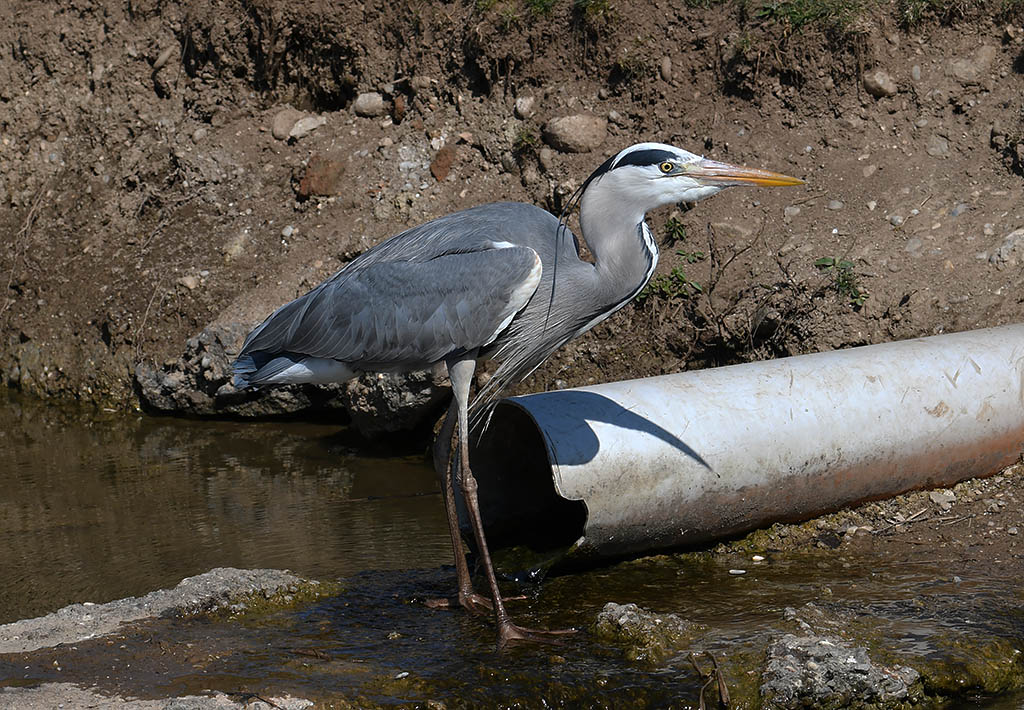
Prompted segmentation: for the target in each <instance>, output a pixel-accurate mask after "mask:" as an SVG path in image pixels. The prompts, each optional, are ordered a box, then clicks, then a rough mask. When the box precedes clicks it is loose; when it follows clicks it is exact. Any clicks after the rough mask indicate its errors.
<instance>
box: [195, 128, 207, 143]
mask: <svg viewBox="0 0 1024 710" xmlns="http://www.w3.org/2000/svg"><path fill="white" fill-rule="evenodd" d="M207 133H209V131H208V130H206V128H204V127H203V126H200V127H199V128H197V129H196V130H194V131H192V142H193V143H198V142H199V141H201V140H203V139H204V138H206V134H207Z"/></svg>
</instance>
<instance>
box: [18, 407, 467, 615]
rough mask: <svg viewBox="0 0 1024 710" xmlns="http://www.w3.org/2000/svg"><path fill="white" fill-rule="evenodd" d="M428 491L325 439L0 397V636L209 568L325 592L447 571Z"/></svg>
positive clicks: (443, 533)
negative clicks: (284, 573)
mask: <svg viewBox="0 0 1024 710" xmlns="http://www.w3.org/2000/svg"><path fill="white" fill-rule="evenodd" d="M398 448H405V449H406V452H405V453H409V451H408V450H409V449H410V448H411V447H410V446H404V447H403V446H402V445H401V442H399V443H398ZM436 490H437V487H436V485H435V479H434V474H433V472H432V470H431V469H430V468H428V467H427V466H426V464H425V461H424V459H423V457H422V456H415V455H409V456H405V457H401V458H379V457H377V458H374V457H366V456H357V455H354V454H353V453H352V448H351V447H350V446H349V445H348V442H346V440H345V438H344V432H343V431H342V430H341V428H340V427H338V426H330V425H321V426H316V425H309V424H300V423H283V424H282V423H275V424H270V423H232V422H198V421H183V420H175V419H163V418H152V417H143V416H124V415H115V414H104V413H100V414H98V415H97V414H96V413H95V412H92V411H91V410H90V411H88V412H81V411H71V410H55V409H53V408H44V407H41V406H39V405H38V404H32V403H30V402H24V401H19V400H17V399H14V398H11V397H10V396H3V394H2V393H0V570H2V575H3V583H2V584H0V623H3V622H5V621H11V620H14V619H19V618H26V617H30V616H37V615H40V614H43V613H47V612H50V611H53V610H55V609H57V608H59V607H61V606H64V605H65V604H69V603H71V602H76V601H94V602H102V601H109V600H111V599H118V598H122V597H125V596H135V595H139V594H145V593H146V592H149V591H152V590H154V589H159V588H162V587H167V586H173V585H175V584H177V583H178V582H179V581H180V580H181V579H182V578H183V577H186V576H189V575H193V574H199V573H201V572H205V571H206V570H208V569H211V568H212V567H275V568H286V569H291V570H292V571H294V572H296V573H297V574H300V575H303V576H308V577H313V578H325V579H334V578H337V577H339V576H348V575H351V574H355V573H357V572H361V571H364V570H371V569H402V568H408V567H432V566H435V567H436V566H438V565H442V564H450V563H451V549H450V548H451V543H450V541H449V540H450V538H449V537H448V533H447V527H446V525H445V522H444V518H443V514H442V510H441V501H440V497H439V496H438V495H437V494H436Z"/></svg>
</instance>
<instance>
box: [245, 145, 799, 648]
mask: <svg viewBox="0 0 1024 710" xmlns="http://www.w3.org/2000/svg"><path fill="white" fill-rule="evenodd" d="M801 182H802V181H801V180H799V179H797V178H792V177H789V176H787V175H782V174H779V173H774V172H769V171H767V170H757V169H751V168H742V167H737V166H734V165H728V164H726V163H720V162H716V161H713V160H709V159H706V158H703V157H702V156H699V155H695V154H693V153H690V152H688V151H685V150H682V149H680V148H676V147H674V146H671V145H666V144H663V143H639V144H637V145H633V146H631V147H629V148H626V149H625V150H622V151H621V152H619V153H617V154H616V155H614V156H612V157H610V158H609V159H608V160H606V161H605V162H604V163H603V164H602V165H601V166H600V167H599V168H598V169H597V170H596V171H594V173H593V174H592V175H591V176H590V177H588V178H587V179H586V181H585V182H584V183H583V185H582V186H581V187H580V189H579V190H577V191H576V193H575V194H574V195H573V197H572V198H571V199H570V201H569V203H570V204H569V206H568V207H567V211H568V209H571V208H572V207H574V206H575V205H576V204H578V206H579V223H580V230H581V232H582V234H581V236H582V238H583V239H584V240H585V241H586V243H587V245H588V246H589V247H590V251H591V253H592V254H593V257H594V261H593V263H590V262H588V261H585V260H583V259H581V258H580V256H579V251H578V246H577V242H576V239H575V237H574V236H573V235H572V233H571V232H569V230H568V227H567V226H566V224H565V222H564V221H563V220H562V219H560V218H556V217H555V216H553V215H552V214H551V213H549V212H546V211H545V210H543V209H541V208H539V207H536V206H534V205H529V204H524V203H519V202H503V203H494V204H485V205H480V206H478V207H472V208H470V209H467V210H463V211H460V212H456V213H453V214H449V215H446V216H443V217H439V218H437V219H434V220H432V221H430V222H427V223H425V224H421V225H419V226H416V227H412V228H411V229H408V230H406V231H404V232H402V233H400V234H398V235H396V236H393V237H391V238H390V239H387V240H385V241H383V242H381V243H380V244H378V245H377V246H375V247H373V248H372V249H369V250H368V251H366V252H364V253H363V254H361V255H360V256H358V257H357V258H355V259H354V260H352V261H351V262H349V263H348V264H347V265H345V267H344V268H342V269H341V270H340V271H338V272H337V273H336V274H334V275H333V276H331V277H330V278H328V279H327V280H326V281H324V282H323V283H322V284H320V285H319V286H317V287H316V288H314V289H313V290H312V291H310V292H309V293H307V294H305V295H304V296H301V297H300V298H297V299H295V300H294V301H291V302H290V303H287V304H285V305H283V306H281V307H280V308H278V309H277V310H276V311H274V313H272V314H271V315H270V316H269V317H268V318H267V319H266V320H265V321H264V322H263V324H262V325H260V326H259V327H257V328H256V329H255V330H253V331H252V333H250V334H249V336H248V338H246V341H245V344H244V345H243V347H242V349H241V351H240V353H239V355H238V358H237V359H236V361H235V363H234V373H235V376H234V382H235V385H236V386H237V387H239V388H245V387H250V386H263V385H274V384H293V383H304V382H306V383H329V382H341V381H344V380H347V379H350V378H352V377H355V376H357V375H358V374H359V373H361V372H394V371H408V370H417V369H426V368H430V367H432V366H434V365H436V364H438V363H444V365H445V366H446V367H447V371H448V375H449V378H450V379H451V385H452V391H453V395H454V396H453V399H452V402H451V405H450V407H449V409H448V413H447V415H446V417H445V419H444V423H443V424H442V426H441V430H440V432H439V434H438V437H437V440H436V441H435V444H434V450H433V456H434V466H435V468H436V469H437V472H438V475H439V477H440V480H441V487H442V492H443V496H442V497H443V500H444V503H445V509H446V512H447V516H448V526H449V530H450V533H451V538H452V546H453V548H454V553H455V566H456V573H457V576H458V587H459V591H458V600H459V603H460V604H461V605H462V606H463V607H465V608H467V609H469V610H471V611H476V612H483V611H484V610H493V613H494V615H495V621H496V623H497V630H498V643H499V646H503V645H504V644H506V643H508V642H509V641H515V640H526V639H537V640H540V639H542V638H543V637H544V635H546V634H554V633H563V632H542V631H533V630H529V629H523V628H521V627H519V626H516V625H515V624H513V623H512V621H511V619H510V618H509V615H508V613H507V612H506V610H505V605H504V603H503V600H502V598H501V594H500V591H499V589H498V582H497V579H496V577H495V573H494V568H493V565H492V564H491V558H490V554H489V552H488V548H487V542H486V539H485V536H484V528H483V523H482V521H481V517H480V511H479V505H478V502H477V484H476V480H475V478H474V476H473V473H472V471H471V469H470V464H469V433H470V428H471V421H476V419H475V416H474V417H473V418H471V414H472V415H478V414H480V413H482V412H486V411H487V409H488V407H489V406H490V405H491V404H493V402H495V401H496V398H497V397H498V396H499V395H500V394H501V393H502V392H503V391H504V390H505V389H506V388H507V387H508V386H509V385H511V384H514V383H516V382H519V381H521V380H523V379H524V378H525V377H526V376H527V375H529V374H530V373H531V372H533V370H534V369H536V368H537V367H538V366H539V365H540V364H541V363H542V362H544V360H545V359H546V358H547V357H548V356H549V355H551V354H552V353H553V352H554V351H555V350H557V349H558V348H559V347H561V346H562V345H564V344H565V343H566V342H568V341H569V340H571V339H572V338H574V337H576V336H577V335H580V334H581V333H584V332H585V331H587V330H589V329H590V328H592V327H593V326H594V325H596V324H597V323H599V322H601V321H602V320H604V319H605V318H607V317H608V316H610V315H611V314H613V313H615V311H617V310H619V309H620V308H622V307H623V306H624V305H626V304H627V303H629V301H631V300H632V299H633V298H634V297H635V296H636V295H637V294H638V293H640V291H641V290H642V289H643V288H644V286H645V285H646V284H647V281H648V280H649V279H650V278H651V275H652V274H653V273H654V268H655V266H656V264H657V261H658V247H657V243H656V242H655V239H654V236H653V234H652V233H651V230H650V228H649V227H648V226H647V224H646V222H645V216H646V213H647V212H648V211H649V210H652V209H654V208H656V207H659V206H662V205H666V204H671V203H677V202H696V201H697V200H702V199H704V198H706V197H710V196H711V195H714V194H715V193H717V192H719V191H721V190H722V189H724V188H726V187H729V186H733V185H751V184H752V185H766V186H776V185H797V184H800V183H801ZM480 357H492V358H494V359H495V360H496V361H498V363H499V366H498V368H497V370H496V372H495V373H494V375H493V377H491V379H490V380H489V381H488V382H487V384H486V385H485V386H484V387H483V388H482V389H481V390H480V391H479V392H478V393H477V396H476V398H475V399H474V400H473V402H472V404H471V402H470V385H471V383H472V381H473V375H474V371H475V368H476V364H477V359H478V358H480ZM456 426H457V431H456ZM453 439H456V440H457V441H458V454H457V455H458V459H457V462H452V461H449V457H450V456H451V455H452V443H453ZM453 478H454V479H455V480H457V481H458V483H459V485H460V486H461V491H462V494H463V496H464V500H465V503H466V508H467V511H468V515H469V522H470V524H471V527H472V530H473V535H474V538H475V542H476V547H477V550H478V553H479V556H480V561H481V563H482V566H483V568H484V571H485V573H486V576H487V583H488V585H489V590H490V594H491V596H490V599H487V598H486V597H483V596H480V595H478V594H476V593H475V592H474V591H473V586H472V581H471V578H470V574H469V570H468V566H467V564H466V560H465V556H464V554H463V551H462V541H461V535H460V532H459V521H458V515H457V512H456V509H455V497H454V485H455V483H454V481H453Z"/></svg>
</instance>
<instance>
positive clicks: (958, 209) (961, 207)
mask: <svg viewBox="0 0 1024 710" xmlns="http://www.w3.org/2000/svg"><path fill="white" fill-rule="evenodd" d="M968 209H970V207H969V206H968V205H967V203H966V202H958V203H956V205H954V206H953V209H952V210H950V212H949V214H950V216H952V217H959V216H960V215H962V214H963V213H964V212H966V211H967V210H968Z"/></svg>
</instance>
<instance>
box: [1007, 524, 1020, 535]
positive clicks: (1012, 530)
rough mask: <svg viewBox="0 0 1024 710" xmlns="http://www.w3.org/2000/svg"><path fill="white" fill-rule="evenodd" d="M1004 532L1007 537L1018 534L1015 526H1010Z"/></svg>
mask: <svg viewBox="0 0 1024 710" xmlns="http://www.w3.org/2000/svg"><path fill="white" fill-rule="evenodd" d="M1006 532H1007V534H1008V535H1016V534H1017V533H1018V530H1017V526H1016V525H1011V526H1010V527H1008V528H1006Z"/></svg>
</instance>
